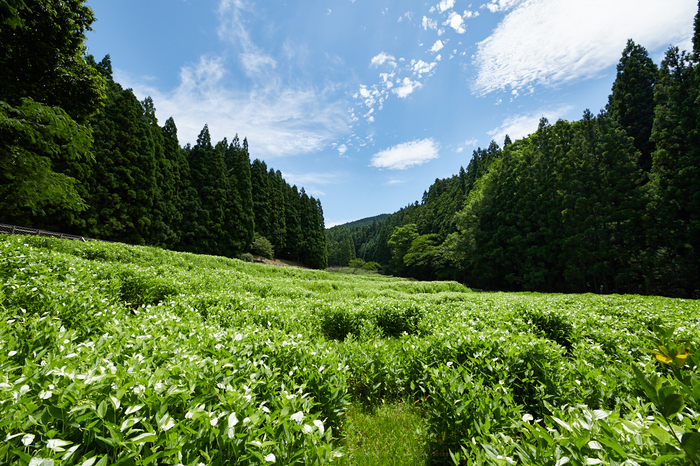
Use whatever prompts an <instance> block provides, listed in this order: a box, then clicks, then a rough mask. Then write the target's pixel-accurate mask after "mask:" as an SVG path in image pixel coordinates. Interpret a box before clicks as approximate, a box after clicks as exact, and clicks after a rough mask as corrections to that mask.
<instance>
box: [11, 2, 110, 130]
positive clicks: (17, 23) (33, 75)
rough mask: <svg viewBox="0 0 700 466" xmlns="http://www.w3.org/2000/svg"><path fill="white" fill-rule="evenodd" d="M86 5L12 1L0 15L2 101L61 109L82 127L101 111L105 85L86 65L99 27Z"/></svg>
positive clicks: (89, 66) (98, 74)
mask: <svg viewBox="0 0 700 466" xmlns="http://www.w3.org/2000/svg"><path fill="white" fill-rule="evenodd" d="M85 3H86V2H85V1H84V0H71V1H60V0H6V1H3V2H2V10H1V11H0V44H2V48H0V101H5V102H8V103H9V104H10V105H13V106H18V105H20V101H21V99H22V98H25V97H30V98H32V99H34V100H35V101H37V102H40V103H42V104H45V105H48V106H51V107H61V108H62V109H63V110H64V111H65V112H66V113H67V114H68V115H70V117H71V118H72V119H74V120H75V121H77V122H78V123H81V124H83V123H86V122H87V119H88V118H89V117H90V116H92V115H94V114H95V113H96V112H97V110H98V109H99V108H100V105H101V101H102V98H103V96H104V79H103V78H102V76H101V75H100V73H99V72H98V71H97V70H96V69H95V67H94V66H93V65H94V62H91V61H90V60H88V59H86V58H85V56H84V53H85V45H84V41H85V38H86V36H85V34H86V32H87V31H90V30H91V27H90V26H91V24H92V23H93V21H95V17H94V14H93V11H92V9H91V8H90V7H88V6H87V5H86V4H85Z"/></svg>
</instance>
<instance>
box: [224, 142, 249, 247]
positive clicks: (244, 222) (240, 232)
mask: <svg viewBox="0 0 700 466" xmlns="http://www.w3.org/2000/svg"><path fill="white" fill-rule="evenodd" d="M224 161H225V162H226V169H227V171H228V177H229V182H230V184H231V191H232V198H233V199H232V202H230V203H229V209H230V211H229V214H228V215H229V217H230V219H229V224H230V228H231V229H232V231H231V232H230V234H231V237H232V240H233V245H232V246H233V250H236V251H247V250H249V249H250V247H251V244H252V243H253V235H254V233H255V215H254V212H253V188H252V184H251V175H250V157H249V156H248V142H247V141H246V140H244V141H243V147H241V144H240V140H239V139H238V135H236V136H235V137H234V138H233V141H231V144H229V146H228V147H227V148H226V151H225V153H224Z"/></svg>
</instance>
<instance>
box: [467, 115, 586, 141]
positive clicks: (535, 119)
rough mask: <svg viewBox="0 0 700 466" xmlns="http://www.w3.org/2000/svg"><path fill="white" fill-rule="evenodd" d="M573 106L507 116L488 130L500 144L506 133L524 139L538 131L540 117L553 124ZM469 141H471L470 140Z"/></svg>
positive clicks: (514, 138)
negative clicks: (498, 124)
mask: <svg viewBox="0 0 700 466" xmlns="http://www.w3.org/2000/svg"><path fill="white" fill-rule="evenodd" d="M572 108H573V107H571V106H562V107H558V108H553V109H541V110H539V111H536V112H530V113H525V114H521V115H514V116H511V117H508V118H506V119H505V120H504V121H503V123H502V124H501V126H499V127H498V128H494V129H492V130H491V131H489V132H488V135H489V136H491V138H492V139H493V140H494V141H496V142H497V143H498V144H503V140H504V139H505V137H506V134H507V135H508V136H510V138H511V140H513V141H515V140H517V139H522V138H524V137H526V136H529V135H530V134H532V133H534V132H535V131H537V127H538V126H539V123H540V119H541V118H542V117H545V118H547V120H549V122H550V123H551V124H554V122H556V121H557V120H558V119H560V118H563V117H564V115H566V114H567V113H568V112H570V111H571V110H572ZM468 142H469V141H468Z"/></svg>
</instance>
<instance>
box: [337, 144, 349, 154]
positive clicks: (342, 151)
mask: <svg viewBox="0 0 700 466" xmlns="http://www.w3.org/2000/svg"><path fill="white" fill-rule="evenodd" d="M347 151H348V146H346V145H345V144H341V145H340V146H338V154H340V155H341V156H342V155H345V153H346V152H347Z"/></svg>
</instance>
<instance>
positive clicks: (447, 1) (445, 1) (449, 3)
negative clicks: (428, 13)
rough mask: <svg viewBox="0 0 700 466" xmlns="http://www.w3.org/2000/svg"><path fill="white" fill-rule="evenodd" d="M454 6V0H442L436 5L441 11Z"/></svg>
mask: <svg viewBox="0 0 700 466" xmlns="http://www.w3.org/2000/svg"><path fill="white" fill-rule="evenodd" d="M454 6H455V0H442V1H441V2H440V3H438V5H437V9H438V10H439V11H440V13H442V12H443V11H446V10H449V9H450V8H453V7H454Z"/></svg>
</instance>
